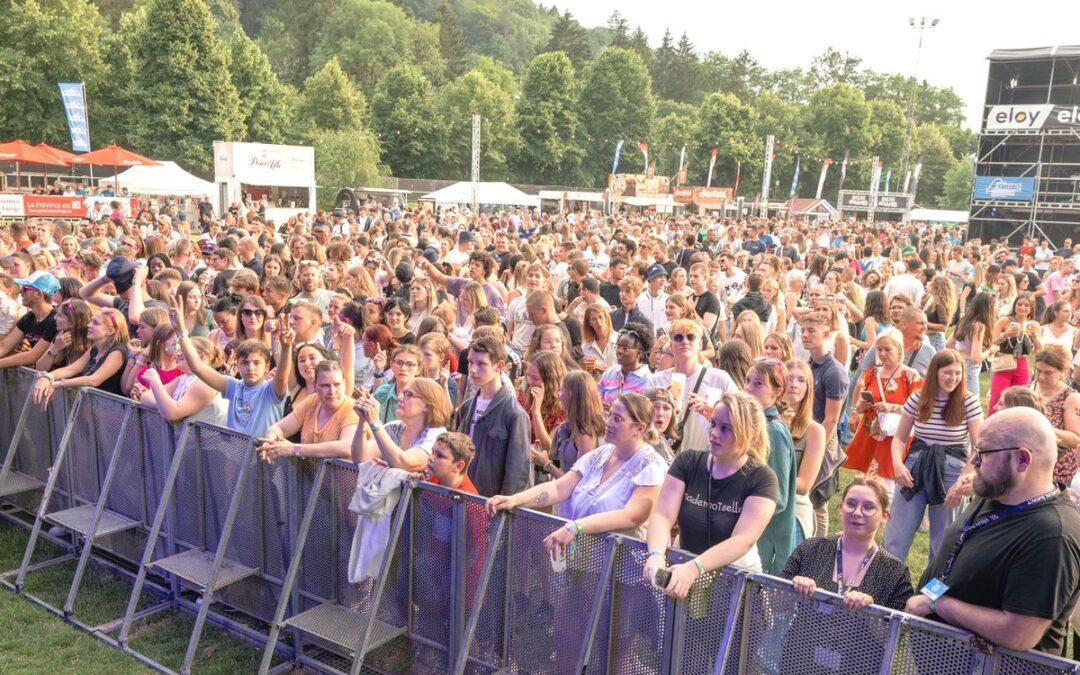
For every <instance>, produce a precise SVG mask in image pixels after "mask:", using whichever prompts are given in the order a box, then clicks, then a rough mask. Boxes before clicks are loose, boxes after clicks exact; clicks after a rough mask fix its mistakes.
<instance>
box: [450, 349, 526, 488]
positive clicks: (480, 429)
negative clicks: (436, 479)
mask: <svg viewBox="0 0 1080 675" xmlns="http://www.w3.org/2000/svg"><path fill="white" fill-rule="evenodd" d="M505 367H506V348H505V347H504V346H503V344H502V343H501V342H499V341H497V340H495V339H493V338H489V337H482V338H478V339H476V340H473V341H472V343H471V344H470V345H469V379H470V380H471V381H472V383H473V384H475V385H476V387H477V390H476V395H475V396H473V397H471V398H469V399H468V400H466V401H465V403H464V404H463V405H462V406H461V408H460V409H459V410H458V418H457V422H456V429H455V430H456V431H459V432H461V433H464V434H466V435H468V436H469V437H470V438H472V441H473V444H474V445H475V446H476V461H475V462H473V463H472V465H471V466H470V467H469V472H468V474H469V478H470V479H472V482H473V484H474V485H476V489H477V491H478V492H479V494H481V495H484V496H491V495H498V494H503V495H512V494H516V493H518V492H521V491H522V490H524V489H525V488H527V487H530V486H531V485H532V481H533V471H532V461H531V459H530V457H529V415H528V413H526V412H525V410H524V409H523V408H522V407H521V406H520V405H519V404H518V402H517V400H516V399H515V398H514V392H513V390H512V389H510V388H509V387H506V386H504V384H503V380H502V373H503V369H504V368H505Z"/></svg>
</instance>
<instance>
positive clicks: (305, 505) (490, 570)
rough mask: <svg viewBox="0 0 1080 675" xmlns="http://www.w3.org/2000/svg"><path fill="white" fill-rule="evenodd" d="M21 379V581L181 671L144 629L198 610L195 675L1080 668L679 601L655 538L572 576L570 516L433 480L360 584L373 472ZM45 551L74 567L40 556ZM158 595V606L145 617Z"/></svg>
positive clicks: (812, 603) (586, 548) (876, 629)
mask: <svg viewBox="0 0 1080 675" xmlns="http://www.w3.org/2000/svg"><path fill="white" fill-rule="evenodd" d="M2 377H3V383H2V384H3V387H2V389H0V434H3V436H0V440H4V441H6V442H5V443H4V444H3V445H5V446H6V453H5V455H4V457H3V462H2V464H0V505H2V507H3V508H0V517H3V518H5V519H7V520H9V521H12V522H16V523H21V524H23V525H24V526H26V527H28V528H29V529H30V530H31V533H30V540H29V542H28V545H27V547H26V551H25V555H24V557H23V561H22V564H21V565H20V567H19V569H18V570H14V571H12V572H8V573H7V574H4V575H2V578H0V583H3V584H4V585H6V586H7V587H9V588H12V589H14V590H16V591H18V592H20V593H22V594H23V595H24V596H25V597H28V598H29V599H31V600H33V601H35V602H37V603H38V604H41V605H43V606H46V607H48V608H49V609H51V610H52V611H54V612H55V613H57V614H58V615H60V616H63V617H65V618H66V619H67V620H68V621H70V622H71V623H72V624H74V625H76V626H78V627H80V628H82V629H84V630H88V631H90V632H91V633H92V634H93V635H95V636H96V637H98V638H100V639H102V640H104V641H106V642H108V643H109V644H112V645H113V646H115V647H118V648H120V649H122V650H124V651H127V652H129V653H131V654H132V655H134V656H135V657H136V658H138V659H139V660H141V661H142V662H144V663H146V664H147V665H150V666H152V667H154V668H156V669H158V670H160V671H163V672H172V670H170V669H169V668H168V667H166V666H165V665H163V664H161V663H159V662H157V661H154V660H153V659H151V658H150V657H148V656H146V655H144V654H142V653H140V652H139V650H138V647H139V639H138V638H137V637H136V635H135V633H136V632H135V631H133V626H134V625H135V624H136V623H137V622H139V621H143V620H146V619H149V618H150V617H153V616H154V615H156V614H158V613H160V612H164V611H166V610H180V611H182V612H185V613H187V614H190V615H193V616H194V619H195V620H194V623H193V627H192V630H191V635H190V638H189V641H188V646H187V649H186V650H185V653H184V654H183V655H182V656H181V655H179V654H177V655H174V656H176V657H177V660H180V659H181V658H182V665H181V666H180V667H179V669H178V670H179V671H180V672H185V673H186V672H190V671H191V669H192V667H193V665H195V657H196V655H197V654H198V644H199V640H200V636H201V634H202V631H203V627H204V626H205V624H206V623H208V622H209V623H213V624H215V625H217V626H220V627H223V628H225V629H227V630H229V631H231V632H232V633H234V634H236V635H238V636H240V637H242V638H244V639H246V640H248V641H249V642H251V643H252V644H255V645H258V646H260V647H262V648H263V650H264V651H263V659H262V662H261V664H260V667H259V669H258V670H259V672H260V673H266V672H285V671H289V670H291V669H293V668H297V667H302V668H304V669H307V670H310V671H314V672H328V673H350V674H353V673H359V672H387V673H433V674H434V673H440V674H441V673H455V674H459V673H465V672H469V673H480V672H487V673H494V672H500V673H502V672H506V673H511V672H517V673H537V674H540V673H552V674H555V675H562V674H564V673H581V672H583V671H587V672H589V673H663V674H665V675H667V674H682V673H686V674H692V675H696V674H698V673H716V674H721V673H722V674H732V673H739V674H742V673H762V674H770V675H771V674H786V673H799V674H802V673H809V674H821V675H825V674H826V673H828V674H833V673H850V674H853V675H854V674H862V673H880V674H882V675H887V674H905V675H906V674H915V673H968V674H971V675H976V674H978V675H997V674H1001V675H1013V674H1015V675H1021V674H1023V675H1028V674H1031V675H1036V674H1038V675H1041V674H1046V675H1050V674H1056V673H1080V664H1078V663H1076V662H1073V661H1068V660H1065V659H1061V658H1056V657H1051V656H1047V655H1044V654H1037V653H1015V652H1010V651H1008V650H1002V649H996V650H994V651H993V652H991V653H985V652H983V651H980V650H979V649H978V648H977V647H976V646H975V643H974V641H973V639H972V635H971V634H969V633H967V632H964V631H960V630H957V629H955V628H952V627H949V626H945V625H942V624H937V623H933V622H930V621H926V620H923V619H919V618H916V617H911V616H908V615H905V614H903V613H899V612H894V611H891V610H888V609H884V608H881V607H874V606H872V607H868V608H866V609H864V610H862V611H859V612H855V613H851V612H847V611H846V610H844V609H843V608H842V607H841V606H840V604H839V597H838V596H836V595H834V594H830V593H826V592H818V593H817V594H816V595H815V597H814V598H813V599H810V600H807V599H804V598H802V597H800V596H798V595H796V594H795V593H794V592H793V591H792V588H791V585H790V583H789V582H787V581H785V580H782V579H777V578H774V577H769V576H766V575H759V574H746V573H744V572H741V571H738V570H735V569H730V568H729V569H725V570H722V571H717V572H712V573H710V574H708V575H706V576H705V577H703V578H702V579H701V580H699V581H698V582H697V583H696V584H695V585H694V587H693V588H692V590H691V593H690V596H689V597H688V598H687V599H686V600H685V601H681V602H675V601H673V600H671V599H669V598H667V597H665V596H664V595H663V594H662V593H660V592H659V591H658V590H657V589H655V588H653V587H652V586H651V585H649V584H646V583H644V582H643V581H642V580H641V567H642V562H643V560H644V554H645V545H644V543H643V542H641V541H638V540H635V539H632V538H629V537H625V536H621V535H603V536H585V537H580V538H579V539H578V540H577V541H576V542H575V546H574V550H573V552H572V553H570V554H569V555H568V557H567V564H566V568H565V570H558V571H557V570H556V569H554V568H553V566H552V564H551V561H550V559H549V557H548V554H547V551H546V550H545V549H544V546H543V543H542V542H543V539H544V537H546V536H547V535H548V534H550V533H551V532H552V531H553V530H555V529H556V528H558V527H561V526H562V525H563V524H564V521H562V520H561V519H559V518H556V517H553V516H550V515H546V514H542V513H536V512H532V511H527V510H519V511H516V512H514V513H512V514H500V515H499V516H498V517H496V518H490V517H488V515H487V514H486V512H485V511H484V500H483V499H480V498H477V497H474V496H470V495H465V494H462V493H459V492H456V491H453V490H449V489H446V488H444V487H440V486H435V485H431V484H427V483H419V484H415V485H413V484H407V485H406V487H405V489H404V490H403V494H402V498H401V500H400V502H399V504H398V507H397V508H396V509H395V510H394V511H393V512H392V513H391V514H389V515H388V516H387V517H388V518H389V524H388V527H389V532H390V534H389V537H388V540H387V546H386V548H385V549H384V550H383V552H382V554H381V557H380V558H379V559H378V560H379V562H378V564H377V566H376V567H377V572H376V574H375V575H374V577H373V578H370V579H366V580H364V581H363V582H361V583H359V584H351V583H349V581H348V565H349V554H350V547H351V544H352V539H353V532H354V529H355V527H356V523H357V515H356V514H355V513H353V512H352V511H350V510H349V508H348V506H349V502H350V499H351V497H352V495H353V492H354V489H355V487H356V482H357V470H356V467H355V466H353V465H351V464H349V463H345V462H341V461H316V460H296V459H288V460H278V461H277V462H275V463H274V464H266V463H265V462H261V461H259V460H258V459H257V457H256V456H255V452H254V439H252V438H250V437H246V436H243V435H240V434H237V433H235V432H232V431H229V430H227V429H221V428H217V427H213V426H210V425H206V424H201V423H185V424H183V425H169V424H167V423H165V422H164V421H163V420H162V419H161V417H160V416H159V415H158V414H157V413H156V412H155V411H153V410H150V409H147V408H144V407H141V406H138V405H136V404H134V403H132V402H131V401H128V400H126V399H122V398H118V397H115V396H112V395H109V394H105V393H102V392H99V391H96V390H89V389H84V390H82V391H79V392H70V393H69V395H68V396H66V397H65V396H59V395H58V396H57V397H56V398H54V400H53V401H52V402H51V403H50V405H49V407H48V409H47V410H45V411H42V410H40V409H39V408H38V407H37V406H35V405H33V403H27V401H28V400H29V392H30V389H31V387H32V386H33V380H34V377H35V374H34V372H33V371H30V370H25V369H18V370H9V371H6V372H4V373H3V374H2ZM50 530H52V533H51V534H50ZM42 538H44V539H48V540H49V541H51V542H52V543H53V544H56V545H59V546H60V550H61V551H62V554H61V555H60V556H58V557H54V558H52V559H48V560H44V561H37V560H36V558H35V557H34V553H35V550H37V549H36V546H37V542H38V541H39V540H40V539H42ZM688 558H689V555H688V554H685V553H683V552H679V551H673V552H672V553H671V554H670V556H669V561H670V562H672V563H675V562H681V561H684V560H687V559H688ZM73 561H77V562H76V564H75V567H74V574H73V576H72V578H71V585H70V588H69V591H68V594H67V597H66V601H65V602H64V604H63V606H62V607H52V606H50V605H49V604H48V603H47V602H46V601H45V600H43V599H42V598H39V597H34V596H33V595H32V594H31V593H29V592H28V591H27V587H26V581H27V577H28V576H30V575H33V574H35V573H37V572H39V571H41V570H43V569H46V568H49V567H53V566H55V565H58V564H60V563H64V562H67V563H71V562H73ZM91 563H93V564H95V565H100V566H103V567H104V568H106V569H107V570H109V571H110V572H112V573H115V574H118V575H120V576H122V577H124V578H127V579H130V580H131V581H132V590H131V595H130V600H129V602H128V606H127V608H126V611H125V612H124V614H123V616H118V617H115V619H114V620H112V621H109V622H106V623H104V624H99V625H96V626H90V625H86V624H85V623H83V622H81V621H80V620H79V619H78V617H77V616H75V599H76V596H77V594H78V592H79V587H80V581H81V579H82V577H83V575H84V573H85V572H86V570H87V568H88V566H89V565H90V564H91ZM12 578H14V582H12V581H11V580H12ZM146 594H149V595H150V596H151V597H152V598H153V599H154V602H153V603H152V604H151V605H150V606H149V607H142V608H140V604H141V603H140V598H141V597H145V595H146ZM361 669H363V671H362V670H361Z"/></svg>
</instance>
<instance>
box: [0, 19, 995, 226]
mask: <svg viewBox="0 0 1080 675" xmlns="http://www.w3.org/2000/svg"><path fill="white" fill-rule="evenodd" d="M0 9H2V11H3V12H4V16H5V21H3V22H0V91H4V92H5V96H3V97H0V139H3V140H10V139H12V138H25V139H26V140H28V141H31V142H38V141H46V142H49V143H53V144H56V145H58V146H61V147H63V146H65V145H67V143H68V136H67V127H66V123H65V120H64V114H63V109H62V106H61V103H60V96H59V91H58V89H57V87H56V83H57V82H67V81H81V82H84V83H86V89H87V96H88V99H89V100H88V104H89V109H90V127H91V139H92V141H93V143H94V145H95V147H97V146H102V145H105V144H108V143H113V142H115V143H120V144H122V145H125V146H127V147H130V148H132V149H134V150H136V151H137V152H141V153H144V154H148V155H150V156H153V157H157V158H161V159H172V160H175V161H177V162H179V163H181V164H182V165H183V166H185V167H187V168H189V169H191V170H194V171H199V172H203V173H205V172H207V171H209V170H210V169H211V167H212V158H211V143H212V142H213V141H214V140H218V139H223V140H246V141H261V142H272V143H304V144H313V145H315V148H316V165H317V173H318V176H317V178H318V181H319V185H320V186H321V187H323V188H328V189H332V188H335V187H338V186H342V185H358V184H361V183H364V182H369V181H372V180H374V179H375V178H376V177H377V176H379V175H395V176H401V177H415V178H447V179H460V178H463V177H466V176H467V175H468V173H469V145H470V142H469V130H470V128H471V117H472V115H473V114H474V113H479V114H480V115H482V118H483V124H482V141H481V150H482V156H481V174H482V176H483V177H484V178H485V179H487V180H512V181H519V182H527V183H543V184H560V185H580V186H601V185H603V183H604V180H605V178H606V174H607V172H608V171H609V170H610V168H611V161H612V156H613V153H614V148H615V144H616V143H617V142H618V140H620V139H623V140H625V141H626V148H624V152H623V154H622V161H621V164H620V171H641V170H642V169H643V168H644V167H643V159H642V155H641V153H639V152H637V151H636V143H637V142H639V141H644V142H647V143H648V144H649V147H650V153H649V157H650V162H651V163H654V164H655V166H656V171H657V172H658V173H660V174H665V175H670V174H674V172H675V171H676V169H677V166H678V161H679V154H680V151H681V149H682V148H683V147H684V146H685V147H686V157H687V171H688V182H689V183H691V184H703V183H704V180H705V174H706V171H707V168H708V158H709V153H710V151H711V149H712V148H714V147H715V148H718V150H719V155H718V158H717V165H716V170H715V172H714V179H713V184H714V185H732V184H733V183H734V180H735V174H736V170H737V167H741V171H742V178H743V180H742V182H741V188H740V193H741V194H743V195H745V196H748V197H751V198H752V197H753V195H754V194H755V193H756V192H757V191H758V190H759V189H760V177H761V172H762V169H763V155H764V142H765V141H764V139H765V136H766V135H767V134H773V135H775V136H776V155H775V160H774V164H773V176H774V178H775V180H776V181H777V186H778V187H776V188H775V189H774V190H773V194H774V195H782V196H786V195H787V191H788V190H789V188H790V184H791V180H792V174H793V172H794V167H795V162H796V157H797V156H798V158H799V161H800V165H801V173H800V180H799V185H798V192H799V194H800V195H803V196H812V195H813V193H814V191H815V189H816V186H817V179H818V171H819V170H820V167H821V163H822V161H823V160H824V158H826V157H831V158H833V159H834V161H836V162H837V163H839V162H840V158H841V157H843V155H844V154H845V153H847V154H848V156H849V163H848V171H847V179H846V183H845V185H846V187H850V188H866V187H868V183H869V177H870V170H871V167H870V158H871V157H872V156H875V155H876V156H879V157H880V158H881V159H882V161H883V163H884V166H885V169H886V171H887V170H889V169H892V170H893V172H894V175H893V186H894V187H895V186H897V185H899V184H900V183H901V181H902V176H901V175H900V174H901V168H900V164H901V161H902V158H903V157H904V155H905V150H906V151H907V156H908V157H910V158H915V157H921V158H922V165H923V170H922V178H921V181H920V183H919V202H920V203H923V204H934V205H940V206H946V207H955V206H966V204H967V190H968V189H969V187H968V186H969V184H970V174H971V163H970V161H969V159H968V158H969V155H970V154H971V153H972V152H974V149H975V141H976V137H975V135H974V134H973V133H972V132H970V131H968V130H966V129H964V128H963V127H962V126H961V124H962V121H963V107H964V106H963V101H962V100H961V99H960V98H959V96H957V95H956V93H955V92H954V91H953V90H952V89H949V88H939V87H934V86H930V85H928V84H927V83H925V82H918V83H916V82H915V81H914V80H913V79H912V78H910V77H907V76H904V75H899V74H892V73H879V72H875V71H873V70H870V69H868V68H865V67H863V65H862V63H861V60H860V59H859V58H858V57H857V56H855V55H851V54H848V53H841V52H838V51H836V50H833V49H828V50H826V51H825V52H824V53H822V54H820V55H819V56H818V57H816V58H814V59H813V60H812V62H811V63H810V64H808V65H807V66H805V67H794V68H788V69H782V70H768V69H766V68H764V67H762V66H761V65H760V64H759V63H758V61H757V60H756V59H755V58H754V56H753V55H751V54H749V53H747V52H741V53H738V54H722V53H719V52H712V51H710V52H699V50H698V49H697V48H696V47H695V46H694V45H693V43H692V42H691V41H690V40H689V39H688V38H687V36H686V34H685V33H684V34H682V35H681V36H678V37H676V36H675V35H674V34H673V33H671V32H670V31H668V32H665V33H664V35H663V38H662V39H661V40H660V42H659V44H650V42H649V40H648V38H647V37H646V34H645V32H644V31H643V30H642V28H641V27H640V26H634V25H632V24H631V23H630V22H629V21H628V20H627V19H626V18H624V17H623V16H621V15H620V14H619V13H617V12H616V13H615V14H613V15H612V16H611V17H610V19H609V20H608V22H607V25H605V26H600V27H591V28H590V27H585V26H582V25H581V24H580V23H579V22H578V21H577V20H576V19H574V17H573V16H572V15H571V14H570V13H567V12H559V11H557V10H555V9H553V8H545V7H543V6H542V5H538V4H534V3H533V2H532V1H531V0H397V1H395V2H389V1H387V0H99V1H98V2H90V1H89V0H0ZM916 88H917V92H916V94H917V95H916V101H917V104H916V106H915V114H914V116H913V117H914V119H913V120H910V121H909V119H908V115H907V105H908V101H909V99H910V96H911V94H912V90H913V89H916ZM906 146H909V147H906ZM912 161H913V160H912ZM838 180H839V171H836V170H833V171H831V172H830V175H829V180H828V182H827V183H826V189H825V190H826V191H825V194H826V195H829V196H832V197H835V191H836V189H837V181H838Z"/></svg>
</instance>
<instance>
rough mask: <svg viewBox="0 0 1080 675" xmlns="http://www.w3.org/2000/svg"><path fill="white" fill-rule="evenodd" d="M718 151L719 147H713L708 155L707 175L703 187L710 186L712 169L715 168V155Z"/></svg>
mask: <svg viewBox="0 0 1080 675" xmlns="http://www.w3.org/2000/svg"><path fill="white" fill-rule="evenodd" d="M719 152H720V149H719V148H713V149H712V153H711V154H710V155H709V177H708V178H707V179H706V180H705V187H712V171H713V169H714V168H716V155H717V154H718V153H719Z"/></svg>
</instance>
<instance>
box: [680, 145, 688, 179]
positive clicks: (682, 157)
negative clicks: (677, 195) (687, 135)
mask: <svg viewBox="0 0 1080 675" xmlns="http://www.w3.org/2000/svg"><path fill="white" fill-rule="evenodd" d="M684 166H686V146H685V145H684V146H682V150H680V151H679V173H682V170H683V167H684Z"/></svg>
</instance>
